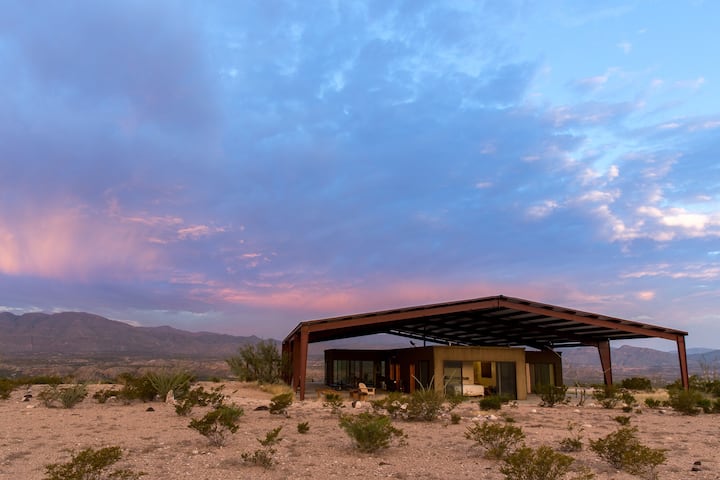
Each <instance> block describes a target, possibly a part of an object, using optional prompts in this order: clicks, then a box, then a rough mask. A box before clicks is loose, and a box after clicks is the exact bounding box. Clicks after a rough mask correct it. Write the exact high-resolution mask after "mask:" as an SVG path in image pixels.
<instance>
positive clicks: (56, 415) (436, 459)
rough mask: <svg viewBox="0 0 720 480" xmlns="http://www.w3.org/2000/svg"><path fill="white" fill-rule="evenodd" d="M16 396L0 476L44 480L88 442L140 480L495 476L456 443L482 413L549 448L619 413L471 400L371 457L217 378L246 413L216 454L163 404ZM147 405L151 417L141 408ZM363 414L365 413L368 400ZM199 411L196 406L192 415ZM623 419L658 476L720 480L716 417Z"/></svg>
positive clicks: (579, 457)
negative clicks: (254, 459)
mask: <svg viewBox="0 0 720 480" xmlns="http://www.w3.org/2000/svg"><path fill="white" fill-rule="evenodd" d="M210 386H212V385H210ZM104 387H105V388H106V387H107V386H104ZM95 388H98V387H95ZM40 389H41V387H39V386H35V387H34V388H33V392H34V393H35V394H37V393H38V392H39V390H40ZM23 393H24V391H15V392H13V396H12V397H11V399H10V400H5V401H0V480H6V479H7V480H10V479H12V480H17V479H30V480H32V479H42V478H43V477H44V475H45V468H44V466H45V465H47V464H48V463H53V462H65V461H67V460H68V459H69V458H70V454H71V452H73V451H78V450H81V449H83V448H86V447H93V448H100V447H104V446H112V445H117V446H120V447H122V448H123V451H124V460H123V461H122V462H121V463H120V464H118V466H123V467H129V468H132V469H133V470H135V471H142V472H145V473H146V474H147V476H145V477H144V478H163V479H176V478H177V479H182V478H193V479H206V480H213V479H228V478H258V479H280V478H283V479H284V478H323V479H324V478H340V477H350V478H354V477H356V478H368V477H369V478H399V479H402V478H408V479H409V478H417V479H450V478H453V479H464V478H487V479H501V478H503V475H502V474H501V473H500V472H499V466H500V463H499V462H497V461H493V460H487V459H485V458H483V455H482V453H483V452H482V449H481V448H480V447H478V446H477V445H476V444H474V442H472V441H471V440H468V439H466V438H465V436H464V433H465V431H466V429H467V428H468V426H469V425H472V422H475V421H482V419H484V418H485V417H487V416H489V415H496V416H500V415H509V416H511V417H513V418H514V419H515V421H516V423H515V424H516V425H518V426H519V427H521V428H522V429H523V431H524V432H525V434H526V437H527V438H526V443H527V444H528V445H529V446H532V447H537V446H540V445H543V444H545V445H549V446H553V447H557V446H558V445H559V442H560V440H561V439H563V438H566V437H568V436H569V432H568V430H567V426H568V422H574V423H575V424H577V425H581V426H582V427H583V432H582V435H583V443H584V445H585V446H586V447H587V444H588V440H589V439H596V438H599V437H601V436H604V435H606V434H608V433H610V432H612V431H614V430H615V429H616V428H617V427H618V424H617V422H616V421H615V420H613V418H614V417H615V416H618V415H622V412H621V410H619V409H617V410H606V409H602V408H600V407H597V406H593V405H589V404H586V405H585V406H581V407H578V406H574V405H569V406H557V407H554V408H542V407H539V406H538V405H537V399H531V400H528V401H524V402H520V404H519V405H518V406H517V407H511V406H505V407H504V408H503V410H502V411H501V412H499V413H498V412H481V411H480V410H479V408H478V403H477V402H476V401H468V402H465V403H463V404H461V405H460V406H458V407H457V408H456V410H455V412H457V413H459V414H460V415H461V416H462V420H461V422H460V423H459V424H457V425H454V424H452V423H451V422H449V419H447V418H445V419H442V418H441V419H439V420H436V421H434V422H431V423H422V422H412V423H411V422H403V421H397V422H396V423H395V425H396V426H397V427H399V428H401V429H403V430H404V432H405V433H406V434H407V440H406V442H407V443H406V444H405V445H400V446H393V447H391V448H389V449H387V450H385V451H382V452H380V453H376V454H372V455H369V454H362V453H358V452H357V451H356V450H354V449H353V448H352V444H351V441H350V439H349V437H348V436H347V435H346V434H345V433H344V431H342V430H341V429H340V427H339V425H338V419H337V416H336V415H333V414H332V413H331V412H330V410H329V408H324V407H323V406H322V402H321V401H319V400H317V399H316V396H315V395H314V394H313V393H312V392H311V393H310V394H309V395H308V396H307V398H306V400H305V401H304V402H299V401H297V402H295V403H294V404H293V405H292V406H291V408H290V411H289V415H290V416H289V418H286V417H284V416H278V415H271V414H269V413H268V412H267V411H256V410H255V408H256V407H258V406H262V405H268V404H269V399H270V398H271V396H272V394H270V393H265V392H262V391H259V390H258V389H257V388H254V387H251V386H249V385H245V384H241V383H233V382H229V383H226V387H225V393H226V394H228V395H229V398H230V401H232V402H235V403H236V404H238V405H239V406H241V407H242V408H243V409H244V411H245V415H244V416H243V417H242V419H241V421H240V430H239V431H238V432H237V433H236V434H235V435H232V436H231V437H230V438H229V440H228V442H227V445H226V446H224V447H212V446H209V445H208V442H207V440H206V439H205V438H204V437H202V436H201V435H199V434H198V433H197V432H196V431H194V430H192V429H190V428H188V426H187V425H188V423H189V419H188V418H186V417H180V416H178V415H177V414H176V413H175V411H174V408H173V407H172V406H171V405H168V404H165V403H160V402H152V403H135V404H131V405H122V404H118V403H115V404H113V403H106V404H102V405H101V404H98V403H96V402H95V401H94V400H92V399H91V398H88V399H86V400H85V401H84V402H83V403H81V404H79V405H78V406H76V407H75V408H73V409H50V408H46V407H44V406H43V405H42V404H41V403H39V402H38V401H37V399H36V398H35V399H33V400H32V401H30V402H22V394H23ZM346 395H347V394H346ZM588 403H589V402H588ZM148 407H152V408H153V409H154V411H147V409H148ZM365 408H367V409H368V410H369V409H370V407H369V405H367V403H366V407H365ZM343 410H344V411H345V412H347V413H355V412H359V411H362V410H363V409H362V408H361V409H354V408H352V406H351V404H350V400H349V399H348V400H347V402H346V408H344V409H343ZM201 413H202V412H201V411H200V410H197V411H195V412H194V413H193V416H199V415H200V414H201ZM631 416H632V421H631V424H632V425H635V426H637V427H638V428H639V434H640V437H641V439H642V441H643V443H644V444H646V445H648V446H651V447H654V448H665V449H667V450H668V451H667V457H668V460H667V462H666V463H665V464H664V465H662V466H661V467H660V468H659V471H658V473H659V478H661V479H717V478H720V459H719V458H718V452H719V451H720V435H719V434H720V415H699V416H697V417H688V416H682V415H678V414H676V413H674V412H671V411H666V412H662V411H659V410H650V409H647V408H643V409H642V413H641V414H640V413H633V414H631ZM495 421H502V419H501V418H500V419H498V420H495ZM300 422H308V423H309V425H310V431H309V432H308V433H306V434H300V433H298V431H297V425H298V423H300ZM277 426H282V427H283V428H282V431H281V437H282V438H283V440H282V441H281V442H280V445H279V446H278V447H277V454H276V460H277V464H276V465H275V466H274V467H273V468H272V469H269V470H265V469H262V468H260V467H255V466H246V465H245V464H244V463H243V462H242V460H241V454H242V453H243V452H252V451H254V450H256V449H258V448H259V447H260V446H259V443H258V442H257V440H256V439H257V438H264V437H265V433H266V432H268V431H269V430H271V429H273V428H275V427H277ZM570 455H571V456H573V457H574V458H575V460H576V461H575V463H574V465H575V466H576V467H580V466H585V467H588V468H590V469H591V470H592V471H593V472H594V473H595V474H596V478H598V479H630V478H636V477H633V476H631V475H629V474H627V473H624V472H618V471H616V470H615V469H613V468H612V467H610V466H609V465H608V464H606V463H605V462H604V461H602V460H601V459H599V458H598V457H597V456H596V455H595V454H593V453H592V452H591V451H589V450H588V449H587V448H584V449H583V451H581V452H578V453H571V454H570ZM695 462H701V465H700V466H699V471H691V470H692V468H693V466H694V463H695ZM696 468H698V467H697V466H696Z"/></svg>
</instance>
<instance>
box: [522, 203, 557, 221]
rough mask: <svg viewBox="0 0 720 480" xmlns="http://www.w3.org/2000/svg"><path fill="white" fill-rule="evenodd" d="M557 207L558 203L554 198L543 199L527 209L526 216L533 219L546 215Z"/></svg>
mask: <svg viewBox="0 0 720 480" xmlns="http://www.w3.org/2000/svg"><path fill="white" fill-rule="evenodd" d="M558 207H559V204H558V203H557V202H556V201H554V200H545V201H544V202H542V203H541V204H540V205H535V206H532V207H530V208H528V210H527V214H528V216H530V217H532V218H534V219H540V218H544V217H547V216H548V215H550V214H551V213H553V211H555V210H556V209H557V208H558Z"/></svg>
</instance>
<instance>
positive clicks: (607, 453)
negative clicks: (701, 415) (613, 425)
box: [590, 427, 665, 477]
mask: <svg viewBox="0 0 720 480" xmlns="http://www.w3.org/2000/svg"><path fill="white" fill-rule="evenodd" d="M636 433H637V428H636V427H632V428H631V427H621V428H620V429H618V430H617V431H615V432H613V433H610V434H608V435H607V436H605V437H602V438H599V439H597V440H591V441H590V449H591V450H592V451H593V452H595V453H597V454H598V455H599V456H600V458H602V459H603V460H605V461H607V462H608V463H609V464H610V465H612V466H613V467H615V468H617V469H620V470H625V471H626V472H628V473H631V474H633V475H640V474H644V475H648V476H650V477H654V476H655V469H656V468H657V466H658V465H661V464H663V463H665V452H664V451H663V450H660V449H653V448H650V447H647V446H645V445H642V444H641V443H640V440H638V438H637V435H636Z"/></svg>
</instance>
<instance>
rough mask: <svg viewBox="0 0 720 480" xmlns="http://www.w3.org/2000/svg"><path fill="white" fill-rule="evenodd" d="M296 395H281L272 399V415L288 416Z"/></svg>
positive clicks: (290, 393) (288, 393) (287, 393)
mask: <svg viewBox="0 0 720 480" xmlns="http://www.w3.org/2000/svg"><path fill="white" fill-rule="evenodd" d="M293 398H294V395H293V393H292V392H286V393H281V394H279V395H275V396H274V397H272V398H271V399H270V413H272V414H273V415H279V414H282V415H287V413H288V408H289V407H290V405H292V402H293Z"/></svg>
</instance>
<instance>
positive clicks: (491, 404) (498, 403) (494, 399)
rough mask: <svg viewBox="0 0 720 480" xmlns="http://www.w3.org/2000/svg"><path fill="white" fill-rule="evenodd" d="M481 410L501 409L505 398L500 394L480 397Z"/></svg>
mask: <svg viewBox="0 0 720 480" xmlns="http://www.w3.org/2000/svg"><path fill="white" fill-rule="evenodd" d="M479 403H480V410H500V409H501V408H502V404H503V400H502V398H501V397H500V396H499V395H489V396H487V397H483V398H481V399H480V402H479Z"/></svg>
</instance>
